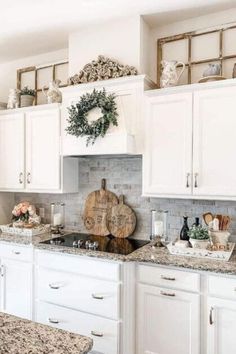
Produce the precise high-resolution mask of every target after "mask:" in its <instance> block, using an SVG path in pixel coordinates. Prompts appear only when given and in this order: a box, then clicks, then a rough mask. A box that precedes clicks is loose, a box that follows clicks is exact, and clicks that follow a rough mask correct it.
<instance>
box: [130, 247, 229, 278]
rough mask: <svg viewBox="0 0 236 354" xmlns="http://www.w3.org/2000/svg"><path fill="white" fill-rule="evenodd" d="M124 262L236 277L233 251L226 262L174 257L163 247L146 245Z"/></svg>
mask: <svg viewBox="0 0 236 354" xmlns="http://www.w3.org/2000/svg"><path fill="white" fill-rule="evenodd" d="M126 260H127V261H133V262H140V263H152V264H159V265H164V266H174V267H181V268H185V269H186V268H188V269H193V270H198V271H208V272H214V273H223V274H231V275H236V251H234V253H233V255H232V256H231V258H230V260H229V261H228V262H226V261H220V260H219V261H218V260H214V259H203V258H194V257H184V256H175V255H172V254H170V253H169V251H168V250H167V248H165V247H161V248H157V247H155V248H153V247H152V246H151V245H150V244H148V245H146V246H143V247H141V248H139V249H138V250H136V251H134V252H133V253H131V254H130V255H128V256H127V259H126Z"/></svg>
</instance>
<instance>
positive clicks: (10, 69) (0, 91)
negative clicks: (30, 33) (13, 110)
mask: <svg viewBox="0 0 236 354" xmlns="http://www.w3.org/2000/svg"><path fill="white" fill-rule="evenodd" d="M65 59H68V50H67V49H61V50H58V51H54V52H49V53H44V54H40V55H37V56H31V57H27V58H22V59H18V60H15V61H11V62H7V63H3V64H0V83H1V84H0V102H7V98H8V92H9V89H10V88H15V87H16V72H17V69H21V68H24V67H27V66H35V65H36V66H38V65H43V64H48V63H54V62H57V61H62V60H65Z"/></svg>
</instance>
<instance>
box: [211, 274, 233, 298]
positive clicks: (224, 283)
mask: <svg viewBox="0 0 236 354" xmlns="http://www.w3.org/2000/svg"><path fill="white" fill-rule="evenodd" d="M208 293H209V294H210V295H213V296H219V297H223V298H229V299H234V300H236V278H222V277H217V276H209V277H208Z"/></svg>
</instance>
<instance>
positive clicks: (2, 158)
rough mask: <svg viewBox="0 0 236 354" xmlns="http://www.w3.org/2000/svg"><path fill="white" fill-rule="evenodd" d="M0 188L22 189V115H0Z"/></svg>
mask: <svg viewBox="0 0 236 354" xmlns="http://www.w3.org/2000/svg"><path fill="white" fill-rule="evenodd" d="M0 171H1V172H0V188H1V189H5V190H7V189H17V190H22V189H24V114H23V113H14V114H11V115H8V114H4V115H0Z"/></svg>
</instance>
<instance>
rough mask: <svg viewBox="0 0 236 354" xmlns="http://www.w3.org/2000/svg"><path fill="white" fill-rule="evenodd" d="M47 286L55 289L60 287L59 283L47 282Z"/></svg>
mask: <svg viewBox="0 0 236 354" xmlns="http://www.w3.org/2000/svg"><path fill="white" fill-rule="evenodd" d="M49 287H50V288H51V289H55V290H57V289H60V285H56V284H49Z"/></svg>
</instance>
